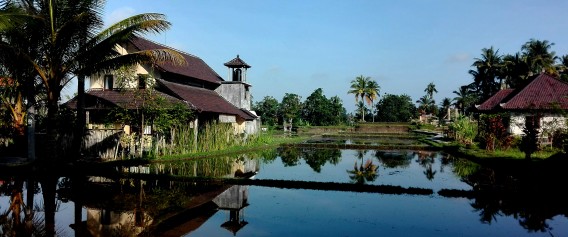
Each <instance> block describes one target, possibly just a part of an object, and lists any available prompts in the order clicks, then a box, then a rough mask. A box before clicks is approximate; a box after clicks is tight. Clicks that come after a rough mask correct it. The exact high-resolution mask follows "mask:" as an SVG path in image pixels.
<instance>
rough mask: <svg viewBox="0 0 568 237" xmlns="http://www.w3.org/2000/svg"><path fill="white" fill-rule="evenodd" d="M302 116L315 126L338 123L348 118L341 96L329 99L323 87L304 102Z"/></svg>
mask: <svg viewBox="0 0 568 237" xmlns="http://www.w3.org/2000/svg"><path fill="white" fill-rule="evenodd" d="M302 117H303V118H304V120H306V122H308V123H310V124H311V125H314V126H327V125H336V124H338V123H340V122H343V121H345V120H344V119H345V118H346V116H345V109H344V108H343V105H342V103H341V100H340V99H339V97H332V99H331V100H328V99H327V98H326V97H325V95H324V94H323V90H322V89H321V88H318V89H316V90H315V91H314V92H313V93H312V94H311V95H310V96H308V98H307V99H306V101H305V102H304V108H303V111H302Z"/></svg>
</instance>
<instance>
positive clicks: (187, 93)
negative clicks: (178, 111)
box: [157, 79, 257, 120]
mask: <svg viewBox="0 0 568 237" xmlns="http://www.w3.org/2000/svg"><path fill="white" fill-rule="evenodd" d="M157 81H158V82H159V83H160V84H162V85H164V86H165V87H166V88H167V89H168V90H170V91H171V92H172V93H174V94H176V95H177V96H179V98H182V99H183V100H185V101H187V102H189V103H190V104H191V105H192V106H193V107H194V108H195V109H197V110H198V111H200V112H201V111H203V112H212V113H219V114H231V115H237V116H239V117H241V118H243V119H245V120H254V119H255V118H257V117H256V116H254V115H253V114H251V113H248V112H244V111H242V110H241V109H239V108H237V107H235V106H234V105H233V104H231V103H230V102H229V101H227V100H225V99H224V98H223V97H222V96H220V95H219V94H218V93H217V92H215V91H213V90H208V89H204V88H198V87H193V86H186V85H182V84H178V83H173V82H168V81H164V80H159V79H158V80H157Z"/></svg>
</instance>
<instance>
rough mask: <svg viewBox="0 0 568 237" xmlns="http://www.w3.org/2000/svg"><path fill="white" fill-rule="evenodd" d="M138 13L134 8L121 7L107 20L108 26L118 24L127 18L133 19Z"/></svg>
mask: <svg viewBox="0 0 568 237" xmlns="http://www.w3.org/2000/svg"><path fill="white" fill-rule="evenodd" d="M135 13H136V10H135V9H134V8H132V7H121V8H118V9H115V10H114V11H112V12H111V13H110V14H109V15H108V16H107V18H106V19H105V23H106V25H111V24H114V23H117V22H119V21H121V20H124V19H125V18H128V17H131V16H133V15H134V14H135Z"/></svg>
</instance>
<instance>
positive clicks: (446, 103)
mask: <svg viewBox="0 0 568 237" xmlns="http://www.w3.org/2000/svg"><path fill="white" fill-rule="evenodd" d="M450 106H452V99H450V98H448V97H446V98H444V99H443V100H442V102H441V103H440V109H441V111H442V112H441V113H440V114H444V113H446V114H447V115H448V119H450V116H449V114H450Z"/></svg>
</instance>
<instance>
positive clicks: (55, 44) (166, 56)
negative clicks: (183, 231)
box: [0, 0, 181, 159]
mask: <svg viewBox="0 0 568 237" xmlns="http://www.w3.org/2000/svg"><path fill="white" fill-rule="evenodd" d="M13 2H14V4H15V5H14V6H17V7H18V8H19V9H22V12H25V14H26V16H27V17H28V18H27V21H26V24H23V25H17V26H7V27H5V28H2V29H0V30H2V32H9V31H13V30H19V29H20V28H22V29H26V30H29V32H30V33H31V34H32V35H30V38H33V37H37V39H38V44H37V45H35V47H37V48H35V49H38V50H37V51H38V52H40V53H39V54H38V55H33V54H32V53H30V52H31V50H27V49H21V48H18V45H12V44H9V42H2V43H0V45H1V46H0V47H1V48H2V52H6V53H7V54H10V53H11V55H8V56H7V57H10V56H11V57H13V58H17V59H19V60H21V61H22V62H24V64H23V66H24V67H25V68H31V69H33V72H34V73H35V76H34V77H36V78H39V80H40V81H41V84H42V89H43V90H44V91H45V95H46V98H45V100H46V102H45V104H46V106H47V121H46V125H47V135H48V139H47V147H48V148H49V149H50V150H49V151H47V154H48V157H49V158H51V159H55V158H57V157H58V156H57V151H56V150H55V148H56V147H57V132H58V130H57V127H56V124H57V115H58V111H59V99H60V95H61V90H62V89H63V88H64V87H65V86H66V85H67V83H68V82H69V81H70V80H71V79H72V78H73V77H74V76H77V78H78V79H79V82H78V84H79V87H80V88H78V96H79V97H78V101H79V104H78V107H81V106H82V103H81V102H82V101H83V93H84V81H83V79H84V77H85V76H86V75H93V74H95V73H97V72H102V71H110V70H113V69H117V68H119V67H121V66H125V65H134V64H136V63H140V62H149V61H165V60H172V62H174V63H181V56H180V55H179V54H178V53H175V52H174V51H171V50H152V51H141V52H136V53H132V54H127V55H121V54H120V53H119V52H117V51H116V48H115V47H116V45H118V44H123V43H126V42H128V40H130V39H131V38H132V37H134V36H137V35H140V34H143V33H149V32H155V33H156V32H161V31H163V30H165V29H167V28H169V26H170V23H169V22H168V21H166V20H165V17H164V15H162V14H153V13H152V14H140V15H136V16H132V17H129V18H127V19H125V20H123V21H120V22H118V23H116V24H114V25H112V26H110V27H109V28H107V29H105V30H102V31H100V32H99V33H98V34H95V32H96V30H97V29H99V28H101V26H102V24H103V23H102V20H101V19H102V16H101V13H102V8H103V3H104V1H98V0H67V1H57V2H55V1H40V0H37V1H23V0H22V1H13ZM13 52H18V53H19V54H15V53H13ZM7 57H6V58H7ZM36 93H37V92H36ZM82 113H83V112H82V109H81V108H80V109H79V114H82ZM78 117H79V118H81V117H82V116H81V115H79V116H78ZM83 118H84V117H83ZM83 121H84V119H83Z"/></svg>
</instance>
